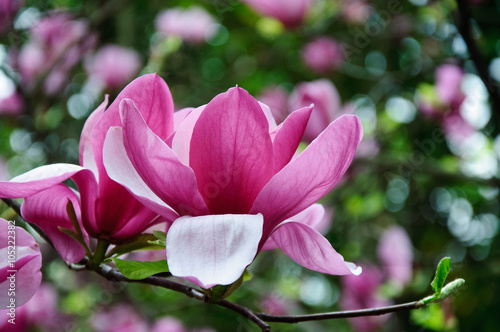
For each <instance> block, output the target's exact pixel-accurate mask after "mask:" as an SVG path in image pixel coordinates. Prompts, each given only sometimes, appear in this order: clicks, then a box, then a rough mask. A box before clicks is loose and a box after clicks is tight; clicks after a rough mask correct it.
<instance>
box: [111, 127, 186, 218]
mask: <svg viewBox="0 0 500 332" xmlns="http://www.w3.org/2000/svg"><path fill="white" fill-rule="evenodd" d="M103 158H104V167H106V171H107V172H108V175H109V177H110V178H111V179H112V180H113V181H116V182H118V183H119V184H121V185H122V186H124V187H125V188H127V189H128V190H129V191H130V193H131V194H132V195H134V196H135V198H137V199H138V200H139V201H140V202H141V203H142V204H144V205H145V206H147V207H148V208H150V209H151V210H153V211H155V212H156V213H158V214H159V215H161V216H163V217H164V218H166V220H168V221H174V220H175V219H177V218H178V217H179V216H178V215H177V213H176V212H175V211H174V210H172V208H171V207H170V206H168V205H167V204H166V203H165V202H163V201H162V200H161V199H160V198H159V197H158V196H156V194H155V193H154V192H153V191H152V190H151V189H150V188H149V187H148V186H147V184H146V183H144V181H143V180H142V178H141V177H140V175H139V174H138V173H137V171H136V170H135V168H134V165H132V162H131V161H130V159H129V158H128V156H127V151H126V150H125V146H124V145H123V130H122V128H121V127H111V128H110V129H109V131H108V134H107V135H106V140H105V141H104V149H103Z"/></svg>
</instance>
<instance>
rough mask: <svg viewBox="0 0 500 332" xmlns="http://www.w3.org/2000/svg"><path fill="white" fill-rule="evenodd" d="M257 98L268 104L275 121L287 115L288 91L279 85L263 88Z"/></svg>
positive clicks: (283, 118)
mask: <svg viewBox="0 0 500 332" xmlns="http://www.w3.org/2000/svg"><path fill="white" fill-rule="evenodd" d="M257 100H259V101H260V102H262V103H264V104H266V105H267V106H269V109H270V110H271V113H272V114H273V117H274V119H275V120H276V123H281V122H283V121H284V120H285V118H286V117H287V116H288V92H287V91H286V90H285V89H283V88H282V87H281V86H279V85H276V86H271V87H268V88H266V89H264V90H263V91H262V92H261V93H260V95H259V96H258V97H257Z"/></svg>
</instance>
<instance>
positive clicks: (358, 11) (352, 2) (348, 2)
mask: <svg viewBox="0 0 500 332" xmlns="http://www.w3.org/2000/svg"><path fill="white" fill-rule="evenodd" d="M340 6H341V7H340V11H341V16H342V18H343V19H344V20H345V21H346V22H348V23H354V24H360V23H363V22H365V21H366V20H367V19H368V18H369V17H370V15H371V11H372V8H371V7H370V6H369V5H368V1H366V0H344V1H342V2H341V4H340Z"/></svg>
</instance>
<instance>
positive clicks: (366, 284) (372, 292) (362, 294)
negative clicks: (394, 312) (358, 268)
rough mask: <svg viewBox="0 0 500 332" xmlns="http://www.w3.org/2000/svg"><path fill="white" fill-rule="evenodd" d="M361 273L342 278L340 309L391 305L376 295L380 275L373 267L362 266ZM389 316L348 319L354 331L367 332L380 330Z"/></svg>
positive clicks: (381, 280) (381, 279) (379, 283)
mask: <svg viewBox="0 0 500 332" xmlns="http://www.w3.org/2000/svg"><path fill="white" fill-rule="evenodd" d="M362 268H363V273H362V274H361V275H359V276H353V275H347V276H344V277H342V294H341V297H340V302H339V304H340V307H341V308H342V309H343V310H357V309H368V308H376V307H382V306H388V305H391V304H392V302H391V301H390V300H388V299H385V298H383V297H381V296H379V295H378V294H377V291H378V288H379V286H381V285H382V282H383V278H382V273H381V272H380V271H379V270H378V268H376V267H375V266H371V265H366V266H365V265H363V266H362ZM388 318H389V315H382V316H367V317H357V318H350V319H349V321H350V322H351V324H352V325H353V327H354V328H355V330H356V331H359V332H369V331H375V330H378V329H379V328H381V327H382V326H383V325H384V323H385V322H386V321H387V319H388Z"/></svg>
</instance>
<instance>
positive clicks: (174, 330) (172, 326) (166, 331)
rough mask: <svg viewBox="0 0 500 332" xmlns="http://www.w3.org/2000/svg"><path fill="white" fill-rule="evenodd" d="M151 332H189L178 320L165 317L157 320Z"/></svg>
mask: <svg viewBox="0 0 500 332" xmlns="http://www.w3.org/2000/svg"><path fill="white" fill-rule="evenodd" d="M150 331H151V332H187V331H188V330H187V329H186V328H185V327H184V324H182V322H181V321H180V320H178V319H176V318H173V317H165V318H161V319H159V320H157V321H156V322H155V323H154V325H153V327H152V328H151V330H150Z"/></svg>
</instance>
